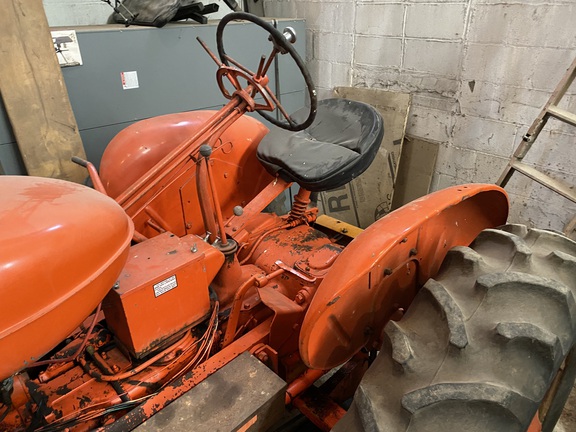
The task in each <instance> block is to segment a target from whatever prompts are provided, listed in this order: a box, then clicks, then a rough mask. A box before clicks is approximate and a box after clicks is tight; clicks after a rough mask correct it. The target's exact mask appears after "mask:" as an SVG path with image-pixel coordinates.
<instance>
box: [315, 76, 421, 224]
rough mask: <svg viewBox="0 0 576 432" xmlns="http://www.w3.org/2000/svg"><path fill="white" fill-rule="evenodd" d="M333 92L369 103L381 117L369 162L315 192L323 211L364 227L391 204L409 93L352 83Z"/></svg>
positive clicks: (408, 106)
mask: <svg viewBox="0 0 576 432" xmlns="http://www.w3.org/2000/svg"><path fill="white" fill-rule="evenodd" d="M334 93H335V95H336V96H337V97H342V98H346V99H351V100H356V101H360V102H365V103H367V104H369V105H372V106H373V107H374V108H376V110H377V111H378V112H379V113H380V115H381V116H382V118H383V120H384V138H383V139H382V144H381V145H380V149H379V151H378V153H377V155H376V157H375V159H374V162H372V165H371V166H370V167H369V168H368V169H367V170H366V171H365V172H364V173H363V174H362V175H360V176H359V177H358V178H356V179H354V180H352V181H351V182H350V183H348V184H347V185H344V186H342V187H341V188H338V189H337V190H333V191H327V192H322V193H320V194H319V203H318V204H319V207H320V209H321V211H323V212H324V213H325V214H327V215H329V216H332V217H334V218H336V219H340V220H343V221H344V222H348V223H350V224H352V225H356V226H359V227H361V228H367V227H368V226H369V225H371V224H372V223H373V222H374V221H375V220H377V219H379V218H381V217H382V216H385V215H386V214H388V213H389V212H390V210H391V207H392V197H393V195H394V182H395V180H396V175H397V172H398V163H399V162H400V156H401V154H402V142H403V140H404V132H405V130H406V122H407V120H408V111H409V109H410V103H411V95H410V94H408V93H397V92H390V91H386V90H380V89H369V88H356V87H337V88H335V89H334Z"/></svg>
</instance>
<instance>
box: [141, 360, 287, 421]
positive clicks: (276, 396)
mask: <svg viewBox="0 0 576 432" xmlns="http://www.w3.org/2000/svg"><path fill="white" fill-rule="evenodd" d="M285 389H286V383H285V382H284V381H283V380H282V379H280V378H279V377H278V376H277V375H276V374H274V372H272V371H271V370H270V369H268V368H267V367H266V366H264V365H263V364H262V363H261V362H260V361H259V360H257V359H256V358H255V357H253V356H252V355H250V354H249V353H244V354H242V355H240V356H239V357H237V358H236V359H234V360H232V361H231V362H230V363H228V364H227V365H226V366H224V367H223V368H222V369H220V370H218V371H217V372H216V373H214V374H213V375H211V376H209V377H208V378H206V379H205V380H204V381H202V382H201V383H200V384H199V385H197V386H196V387H194V388H193V389H192V390H190V391H189V392H187V393H185V394H184V395H182V396H181V397H180V398H178V399H177V400H176V401H174V402H172V403H171V404H170V405H168V406H167V407H166V408H164V409H163V410H162V411H160V412H159V413H157V414H156V415H155V416H153V417H152V418H150V419H149V420H147V421H146V422H145V423H143V424H142V425H140V426H139V427H137V428H136V431H138V432H152V431H158V430H162V431H164V432H180V431H184V430H189V431H222V432H224V431H235V430H238V428H240V427H242V426H243V425H245V424H250V426H249V427H248V428H247V429H245V430H249V431H252V430H254V431H258V430H265V429H266V428H267V427H268V426H270V425H271V424H272V423H274V422H276V421H277V420H278V419H279V418H280V417H281V416H282V414H283V412H284V391H285Z"/></svg>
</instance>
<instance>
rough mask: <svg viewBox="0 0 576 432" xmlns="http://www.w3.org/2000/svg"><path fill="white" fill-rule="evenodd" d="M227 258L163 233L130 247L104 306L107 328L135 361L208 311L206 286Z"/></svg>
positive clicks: (189, 238) (204, 245) (188, 239)
mask: <svg viewBox="0 0 576 432" xmlns="http://www.w3.org/2000/svg"><path fill="white" fill-rule="evenodd" d="M223 262H224V256H223V254H222V253H221V252H220V251H219V250H217V249H216V248H214V247H212V246H210V245H208V244H207V243H205V242H204V241H203V240H202V239H201V238H199V237H197V236H194V235H188V236H185V237H182V238H178V237H176V236H175V235H173V234H170V233H164V234H161V235H159V236H157V237H154V238H153V239H150V240H147V241H145V242H143V243H140V244H137V245H135V246H133V247H132V248H131V249H130V255H129V258H128V262H127V263H126V266H125V267H124V270H123V271H122V273H121V275H120V277H119V284H118V285H117V286H116V287H115V288H114V289H113V290H111V291H110V292H109V293H108V295H107V296H106V298H105V299H104V302H103V309H104V313H105V314H106V321H107V322H108V326H109V328H110V329H112V331H113V332H114V334H115V335H116V337H117V339H118V340H119V341H120V342H121V343H123V344H124V345H125V346H126V348H128V350H129V351H130V352H131V353H132V354H133V355H135V356H136V357H137V358H140V357H143V356H145V355H146V354H148V353H149V352H150V351H151V350H153V349H154V348H156V347H157V346H159V345H161V344H162V342H163V341H165V340H166V339H168V338H169V337H170V336H173V335H174V334H176V333H178V332H179V331H181V330H183V329H184V328H186V327H189V326H192V325H193V324H196V323H198V322H200V321H201V320H202V319H204V318H205V317H206V316H207V315H208V313H209V312H210V299H209V292H208V285H209V283H210V281H211V280H212V279H213V278H214V276H215V275H216V273H217V272H218V270H219V269H220V267H221V265H222V264H223Z"/></svg>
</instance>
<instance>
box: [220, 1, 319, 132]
mask: <svg viewBox="0 0 576 432" xmlns="http://www.w3.org/2000/svg"><path fill="white" fill-rule="evenodd" d="M233 20H245V21H250V22H252V23H253V24H256V25H257V26H259V27H261V28H262V29H264V30H265V31H267V32H268V33H269V40H270V41H271V42H272V45H273V47H272V52H271V54H270V56H269V57H265V56H262V57H261V58H260V62H259V64H258V69H257V72H256V73H254V72H252V71H251V70H250V69H248V68H246V67H244V66H243V65H241V64H240V63H238V62H237V61H235V60H234V59H232V58H231V57H230V56H228V55H227V54H226V51H225V50H224V42H223V34H224V28H225V27H226V25H227V24H228V23H229V22H231V21H233ZM216 40H217V44H218V55H219V57H220V60H221V62H222V65H221V66H220V69H219V71H218V73H217V79H218V85H219V86H220V90H221V91H222V93H223V94H224V96H225V97H226V98H228V99H231V98H232V97H234V96H235V95H236V96H239V97H242V98H244V99H245V100H246V102H248V105H249V106H250V107H252V109H254V110H255V111H257V112H258V113H259V114H260V115H261V116H262V117H264V118H265V119H266V120H268V121H269V122H270V123H272V124H275V125H276V126H278V127H281V128H283V129H287V130H291V131H299V130H302V129H305V128H307V127H308V126H310V125H311V124H312V122H313V121H314V118H315V117H316V105H317V96H316V90H315V88H314V84H313V82H312V78H311V76H310V73H309V72H308V69H306V66H305V65H304V62H303V61H302V58H301V57H300V56H299V55H298V53H297V52H296V50H295V49H294V47H293V46H292V43H293V42H294V41H295V33H294V31H293V30H292V29H290V32H286V33H284V34H282V33H281V32H279V31H278V30H277V29H276V28H275V27H274V26H273V25H272V24H270V23H268V22H266V21H264V20H263V19H261V18H259V17H257V16H255V15H252V14H249V13H245V12H234V13H231V14H228V15H226V16H225V17H224V18H222V19H221V20H220V23H219V24H218V28H217V30H216ZM291 42H292V43H291ZM278 53H282V54H289V55H290V56H291V57H292V59H293V60H294V62H295V63H296V66H297V67H298V69H299V70H300V73H301V74H302V76H303V77H304V81H305V83H306V90H307V92H308V96H309V99H310V110H309V115H308V116H307V118H306V119H305V120H304V121H302V122H301V123H298V122H297V121H295V120H294V119H293V118H292V117H290V115H289V114H288V112H287V111H286V110H285V108H284V107H283V106H282V104H281V103H280V101H279V99H278V97H277V96H276V95H275V94H274V93H273V92H272V91H271V90H270V88H269V87H268V85H267V84H268V78H267V77H266V73H267V71H268V70H269V68H270V67H271V66H272V63H273V61H274V58H275V57H276V55H277V54H278ZM230 64H232V65H233V66H230ZM223 76H226V77H227V78H228V79H229V80H230V82H231V83H232V85H233V86H234V88H235V89H236V91H235V92H234V93H233V94H230V92H228V90H226V88H225V87H224V83H223V82H222V78H223ZM239 77H240V78H243V79H246V82H247V86H246V87H245V88H242V87H241V86H240V82H239V81H238V78H239ZM258 96H261V97H262V98H263V99H264V103H256V102H255V100H254V99H255V98H257V97H258ZM247 99H250V100H247ZM276 109H277V110H278V111H279V112H280V113H281V114H282V117H283V118H284V120H278V119H277V118H275V117H274V116H272V115H270V114H269V113H268V112H270V111H274V110H276Z"/></svg>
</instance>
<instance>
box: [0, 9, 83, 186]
mask: <svg viewBox="0 0 576 432" xmlns="http://www.w3.org/2000/svg"><path fill="white" fill-rule="evenodd" d="M2 6H3V7H2V13H1V14H0V50H1V53H2V55H1V58H2V61H1V62H0V93H2V99H3V101H4V105H5V107H6V111H7V113H8V118H9V119H10V123H11V125H12V129H13V131H14V136H15V137H16V141H17V143H18V148H19V149H20V152H21V154H22V159H23V161H24V165H25V166H26V170H27V171H28V174H29V175H34V176H40V177H54V178H60V179H64V180H70V181H75V182H78V183H81V182H83V181H84V179H85V178H86V175H87V174H86V171H85V170H84V169H83V168H81V167H79V166H78V165H75V164H74V163H72V162H71V161H70V158H71V157H72V156H79V157H81V158H85V157H86V155H85V153H84V147H83V146H82V140H81V138H80V134H79V133H78V125H77V124H76V119H75V118H74V114H73V112H72V108H71V106H70V101H69V99H68V92H67V90H66V86H65V84H64V79H63V78H62V73H61V71H60V66H59V65H58V60H57V58H56V53H55V50H54V45H53V43H52V37H51V35H50V31H49V29H48V22H47V20H46V15H45V14H44V8H43V6H42V1H41V0H6V1H4V2H3V3H2Z"/></svg>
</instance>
